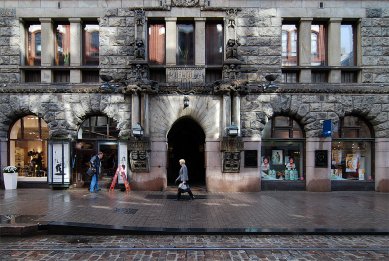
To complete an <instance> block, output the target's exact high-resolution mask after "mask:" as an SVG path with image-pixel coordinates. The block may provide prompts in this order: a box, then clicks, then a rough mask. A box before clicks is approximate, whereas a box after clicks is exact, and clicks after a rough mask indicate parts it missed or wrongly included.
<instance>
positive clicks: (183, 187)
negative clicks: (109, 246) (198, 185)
mask: <svg viewBox="0 0 389 261" xmlns="http://www.w3.org/2000/svg"><path fill="white" fill-rule="evenodd" d="M178 188H179V189H181V190H184V191H186V190H187V189H188V188H189V186H188V185H187V184H185V183H184V182H182V183H180V185H178Z"/></svg>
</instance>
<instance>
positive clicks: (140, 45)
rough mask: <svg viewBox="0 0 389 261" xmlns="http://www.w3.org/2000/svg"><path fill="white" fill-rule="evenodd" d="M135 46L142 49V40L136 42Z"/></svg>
mask: <svg viewBox="0 0 389 261" xmlns="http://www.w3.org/2000/svg"><path fill="white" fill-rule="evenodd" d="M136 46H137V47H142V46H143V40H141V39H138V40H136Z"/></svg>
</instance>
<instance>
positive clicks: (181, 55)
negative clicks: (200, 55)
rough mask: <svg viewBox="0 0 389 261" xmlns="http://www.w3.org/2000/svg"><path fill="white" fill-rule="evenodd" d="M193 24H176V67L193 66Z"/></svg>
mask: <svg viewBox="0 0 389 261" xmlns="http://www.w3.org/2000/svg"><path fill="white" fill-rule="evenodd" d="M194 36H195V35H194V24H193V23H179V24H177V65H194V39H195V38H194Z"/></svg>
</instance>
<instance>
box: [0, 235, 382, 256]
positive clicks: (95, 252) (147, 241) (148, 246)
mask: <svg viewBox="0 0 389 261" xmlns="http://www.w3.org/2000/svg"><path fill="white" fill-rule="evenodd" d="M388 258H389V237H387V236H320V235H292V236H259V235H253V236H220V235H214V236H212V235H207V236H204V235H197V236H193V235H176V236H151V235H147V236H141V235H136V236H127V235H125V236H69V235H67V236H57V235H55V236H54V235H52V236H51V235H41V236H34V237H24V238H15V237H8V238H1V239H0V260H387V259H388Z"/></svg>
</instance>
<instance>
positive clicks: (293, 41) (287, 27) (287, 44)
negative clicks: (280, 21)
mask: <svg viewBox="0 0 389 261" xmlns="http://www.w3.org/2000/svg"><path fill="white" fill-rule="evenodd" d="M296 65H297V26H296V25H294V24H293V25H291V24H284V25H282V66H296Z"/></svg>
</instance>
